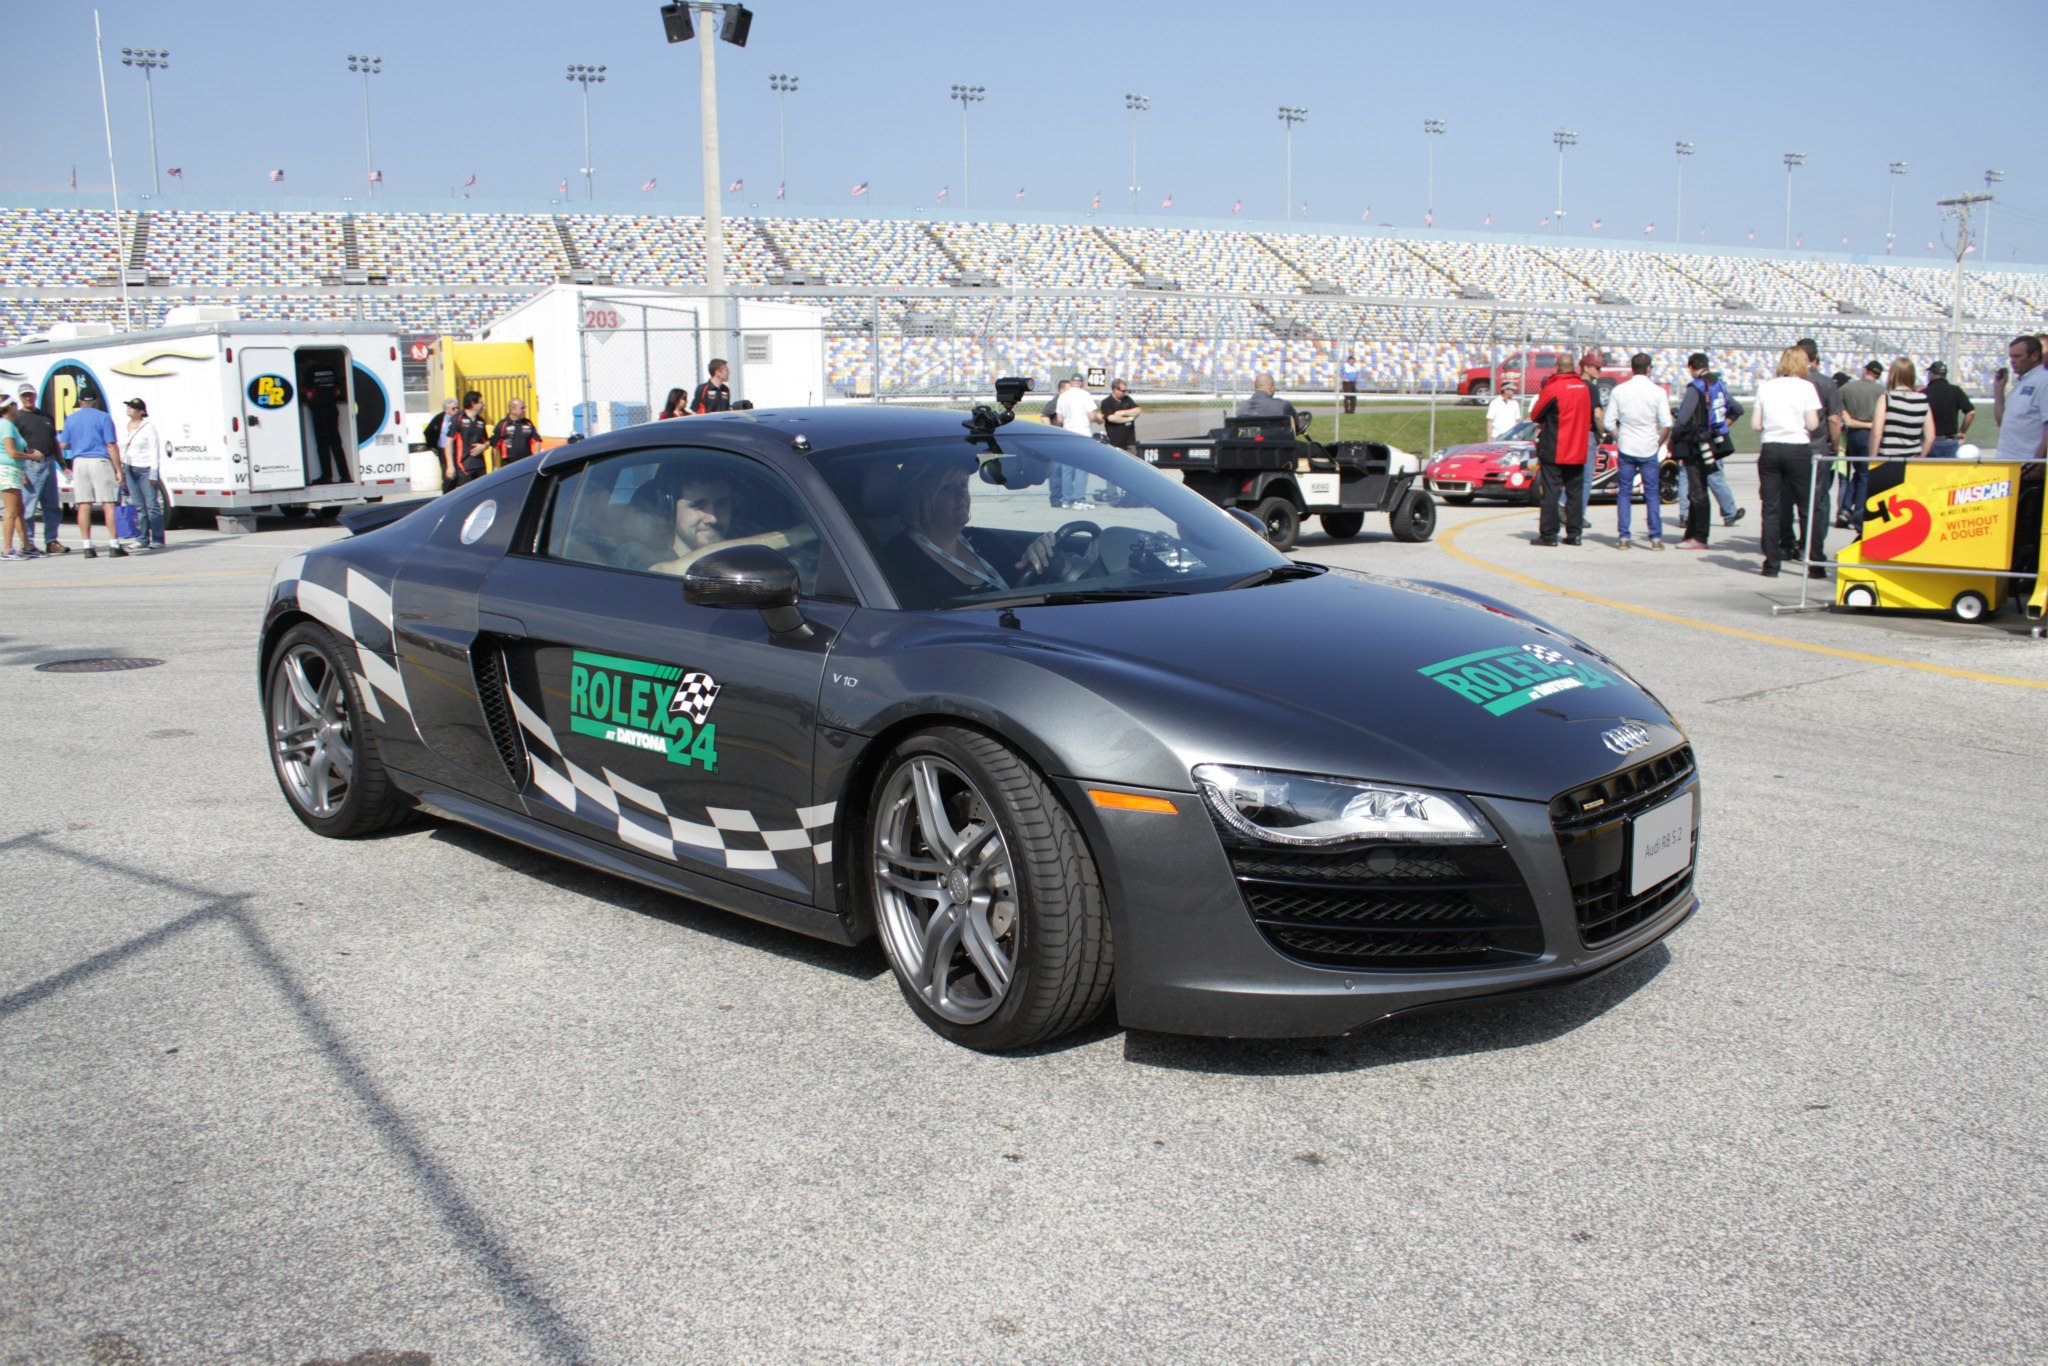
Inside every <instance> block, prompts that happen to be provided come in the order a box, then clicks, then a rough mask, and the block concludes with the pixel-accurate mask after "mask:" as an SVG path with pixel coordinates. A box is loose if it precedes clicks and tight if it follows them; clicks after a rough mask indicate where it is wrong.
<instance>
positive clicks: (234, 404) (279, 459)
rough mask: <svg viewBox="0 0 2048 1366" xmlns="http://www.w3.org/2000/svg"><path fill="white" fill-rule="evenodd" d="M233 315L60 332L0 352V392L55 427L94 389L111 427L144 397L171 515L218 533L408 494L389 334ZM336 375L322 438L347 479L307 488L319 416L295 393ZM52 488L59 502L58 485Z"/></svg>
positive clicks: (315, 466)
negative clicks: (205, 521) (21, 391)
mask: <svg viewBox="0 0 2048 1366" xmlns="http://www.w3.org/2000/svg"><path fill="white" fill-rule="evenodd" d="M193 314H200V315H201V316H200V317H199V318H197V319H194V318H193V317H192V315H193ZM222 314H228V315H230V316H228V317H222V316H220V315H222ZM181 315H182V316H181ZM231 315H232V310H228V309H204V310H200V309H193V310H180V309H173V310H172V312H171V317H170V322H171V324H172V325H170V326H166V327H160V328H153V329H150V330H147V331H141V332H113V331H112V330H111V329H107V328H105V327H104V326H92V325H61V324H60V325H59V326H58V327H56V328H53V329H52V330H51V332H50V334H49V335H48V336H46V337H44V338H39V339H37V340H35V341H33V342H30V343H28V344H26V345H22V346H10V347H4V348H0V383H4V384H5V385H6V387H7V389H8V391H9V392H12V391H13V390H15V389H17V388H19V387H20V386H21V384H22V383H23V382H27V383H30V384H33V385H35V387H36V392H37V394H38V395H39V398H38V406H40V407H41V408H42V409H43V410H44V411H45V412H47V413H49V414H50V416H51V417H52V418H53V419H54V420H55V421H56V422H57V424H58V426H59V428H61V427H62V426H63V423H64V420H65V419H66V418H67V417H69V416H70V415H71V413H72V411H73V410H74V409H76V408H77V406H78V399H79V396H80V395H82V394H85V393H92V394H97V395H98V396H99V398H100V402H101V404H102V405H103V406H104V407H105V408H106V410H107V412H108V414H109V415H110V416H112V417H113V419H114V425H115V426H116V427H117V428H119V427H122V426H124V425H125V421H126V417H127V414H126V411H125V409H124V407H123V405H124V404H126V403H127V401H128V400H129V399H131V398H140V399H142V400H143V401H144V402H145V403H147V404H148V405H149V416H150V420H151V421H153V422H154V423H155V424H156V427H157V430H158V431H159V432H161V433H162V434H163V438H164V443H165V447H166V451H165V456H164V460H163V464H162V467H161V471H160V476H159V477H160V478H161V479H162V481H163V485H164V490H165V493H166V495H167V496H168V498H169V500H170V505H171V508H172V509H173V510H174V511H177V512H180V513H184V514H186V515H187V516H190V515H192V514H194V513H199V514H205V513H211V514H213V515H214V516H215V518H216V519H217V522H218V525H219V526H220V528H221V530H223V531H254V530H255V529H256V515H257V513H259V512H265V511H271V510H276V511H279V512H282V513H285V514H286V515H294V514H296V515H304V514H305V513H306V512H308V511H325V510H328V509H338V508H341V507H344V506H347V505H350V504H354V503H362V502H368V501H372V500H374V499H378V498H382V497H386V496H389V495H393V494H400V493H406V492H409V491H410V490H411V488H412V475H411V469H410V465H409V463H408V460H407V457H406V448H405V443H404V441H403V439H402V438H401V436H400V432H401V430H402V424H403V422H404V414H403V413H401V412H400V411H399V405H400V404H401V403H402V402H403V394H404V388H403V386H402V384H401V382H400V372H399V362H398V338H397V336H396V335H395V334H393V333H390V332H383V331H375V330H370V329H366V328H364V327H363V326H362V325H361V324H349V323H274V322H243V321H239V320H235V319H234V318H233V317H232V316H231ZM337 380H338V381H339V384H340V386H341V387H342V389H343V390H344V396H343V398H342V401H341V402H340V403H339V404H338V405H337V407H336V408H335V409H333V410H329V411H331V412H332V413H333V416H334V419H335V420H334V422H333V424H332V427H331V429H330V431H331V436H332V440H333V442H334V445H335V447H336V449H337V450H338V453H339V456H340V461H341V465H342V467H343V470H344V471H345V473H344V477H343V478H342V480H341V481H340V482H334V483H315V482H313V481H314V480H316V479H317V478H318V477H319V474H320V461H319V455H318V437H317V435H316V424H317V423H318V422H320V421H321V420H322V417H323V413H322V411H321V405H318V404H316V403H309V402H307V401H306V398H305V395H306V391H307V389H308V387H309V386H320V387H326V386H330V385H333V384H334V383H335V382H336V381H337ZM63 489H64V498H65V501H66V502H67V503H68V502H69V501H70V482H69V479H68V478H66V479H65V480H64V481H63Z"/></svg>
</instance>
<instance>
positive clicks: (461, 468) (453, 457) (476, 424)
mask: <svg viewBox="0 0 2048 1366" xmlns="http://www.w3.org/2000/svg"><path fill="white" fill-rule="evenodd" d="M454 428H455V430H454V432H453V433H452V434H451V435H450V436H449V438H448V487H449V488H451V489H453V488H460V487H461V486H462V485H463V484H466V483H468V482H469V481H470V480H472V479H480V478H482V477H483V475H484V472H485V467H484V460H485V458H486V453H487V452H488V451H489V450H490V447H491V429H490V426H489V424H488V423H487V422H486V420H485V418H484V396H483V395H482V394H480V393H478V392H477V391H476V390H474V389H471V390H470V391H469V392H468V393H466V394H464V395H463V396H462V411H461V412H460V413H457V414H456V415H455V422H454Z"/></svg>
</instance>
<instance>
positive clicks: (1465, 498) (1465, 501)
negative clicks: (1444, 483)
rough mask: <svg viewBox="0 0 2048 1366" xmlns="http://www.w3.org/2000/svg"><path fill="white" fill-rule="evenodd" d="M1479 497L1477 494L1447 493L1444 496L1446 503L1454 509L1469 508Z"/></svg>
mask: <svg viewBox="0 0 2048 1366" xmlns="http://www.w3.org/2000/svg"><path fill="white" fill-rule="evenodd" d="M1478 496H1479V495H1478V494H1476V493H1447V494H1445V495H1444V501H1445V502H1446V503H1449V504H1451V505H1452V506H1453V507H1461V508H1468V507H1471V506H1472V502H1473V500H1474V499H1475V498H1477V497H1478Z"/></svg>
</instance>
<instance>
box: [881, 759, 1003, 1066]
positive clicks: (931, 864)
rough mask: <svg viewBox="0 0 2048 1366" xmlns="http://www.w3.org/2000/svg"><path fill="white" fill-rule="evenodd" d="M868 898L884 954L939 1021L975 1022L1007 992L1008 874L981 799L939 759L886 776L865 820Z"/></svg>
mask: <svg viewBox="0 0 2048 1366" xmlns="http://www.w3.org/2000/svg"><path fill="white" fill-rule="evenodd" d="M873 856H874V874H875V900H876V903H877V906H876V909H877V911H878V912H879V915H878V919H879V920H880V922H881V931H882V937H883V940H884V942H885V943H886V945H887V947H888V950H889V957H890V959H891V960H892V961H893V962H894V964H895V966H896V969H897V971H898V972H899V973H901V974H902V976H903V978H904V980H905V981H906V982H907V983H908V984H909V986H910V988H911V990H912V991H914V992H915V993H916V994H917V996H918V998H919V999H920V1000H922V1001H923V1002H924V1003H925V1005H927V1006H929V1007H930V1008H931V1009H932V1010H933V1011H934V1012H935V1013H936V1014H937V1015H938V1016H939V1017H940V1018H941V1019H944V1020H947V1021H950V1022H952V1023H954V1024H962V1025H971V1024H978V1023H980V1022H981V1021H983V1020H985V1019H987V1018H988V1017H989V1016H991V1015H993V1014H994V1013H995V1012H996V1010H997V1008H998V1007H1000V1006H1001V1005H1002V1003H1003V998H1004V997H1005V996H1006V995H1007V994H1008V993H1009V989H1010V981H1011V978H1012V975H1013V974H1014V973H1015V971H1016V960H1017V888H1016V874H1015V870H1014V869H1013V868H1012V866H1011V863H1010V846H1009V844H1008V842H1007V841H1005V840H1004V838H1003V832H1002V829H1001V827H999V826H998V825H997V824H996V818H995V813H994V811H993V809H992V808H991V807H990V806H989V803H988V800H987V798H985V797H983V796H982V794H981V791H980V789H978V788H976V787H975V785H974V783H973V781H972V780H971V779H969V778H968V776H967V775H966V774H965V773H962V772H961V771H960V770H959V769H957V768H955V767H954V766H953V765H952V764H950V763H948V762H946V761H945V760H944V759H940V758H936V757H934V756H932V755H929V754H920V755H917V756H916V757H914V758H912V759H911V760H910V762H908V763H906V764H904V765H903V766H902V767H901V768H899V769H897V770H896V771H895V773H893V774H891V775H890V778H889V784H888V786H887V788H885V789H884V790H883V793H882V798H881V801H880V802H879V803H878V804H877V807H876V812H875V822H874V849H873Z"/></svg>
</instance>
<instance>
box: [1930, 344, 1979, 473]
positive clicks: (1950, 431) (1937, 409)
mask: <svg viewBox="0 0 2048 1366" xmlns="http://www.w3.org/2000/svg"><path fill="white" fill-rule="evenodd" d="M1922 392H1923V393H1925V394H1926V395H1927V411H1928V412H1930V413H1932V414H1934V446H1933V448H1932V449H1930V450H1929V451H1928V452H1927V453H1928V454H1929V455H1931V456H1942V457H1944V458H1948V459H1953V458H1954V457H1955V453H1956V452H1957V451H1958V450H1959V449H1961V448H1962V444H1963V437H1964V436H1966V435H1967V434H1968V433H1969V430H1970V424H1971V423H1972V422H1975V421H1976V420H1977V405H1976V404H1974V403H1972V402H1970V396H1969V395H1968V394H1966V393H1964V392H1963V389H1962V386H1961V385H1959V384H1951V383H1949V380H1948V362H1946V361H1938V360H1936V361H1929V362H1928V363H1927V388H1926V389H1924V390H1922Z"/></svg>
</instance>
